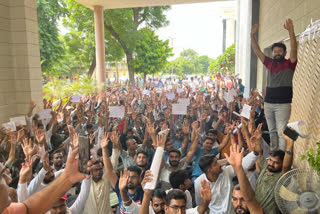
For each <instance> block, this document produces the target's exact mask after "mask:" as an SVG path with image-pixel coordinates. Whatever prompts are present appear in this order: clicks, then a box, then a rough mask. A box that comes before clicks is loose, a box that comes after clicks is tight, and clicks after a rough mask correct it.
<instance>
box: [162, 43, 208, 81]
mask: <svg viewBox="0 0 320 214" xmlns="http://www.w3.org/2000/svg"><path fill="white" fill-rule="evenodd" d="M210 60H211V59H210V58H209V57H208V56H206V55H203V56H200V57H199V56H198V53H197V52H196V51H195V50H192V49H186V50H184V51H182V52H181V53H180V56H179V57H178V58H176V59H175V60H173V62H172V64H168V65H167V67H166V68H164V69H163V72H164V73H170V74H171V70H172V67H173V74H175V75H178V76H180V77H182V76H183V75H184V74H199V73H200V74H206V73H208V67H209V62H210Z"/></svg>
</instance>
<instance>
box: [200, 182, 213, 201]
mask: <svg viewBox="0 0 320 214" xmlns="http://www.w3.org/2000/svg"><path fill="white" fill-rule="evenodd" d="M200 184H201V189H200V196H201V198H202V200H204V201H207V202H209V201H211V197H212V195H211V188H210V183H209V182H208V181H206V180H204V179H203V180H202V181H201V183H200Z"/></svg>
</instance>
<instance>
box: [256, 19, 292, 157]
mask: <svg viewBox="0 0 320 214" xmlns="http://www.w3.org/2000/svg"><path fill="white" fill-rule="evenodd" d="M258 28H259V25H258V24H256V25H254V26H253V27H252V30H251V44H252V48H253V50H254V52H255V54H256V55H257V56H258V58H259V59H260V61H261V62H262V63H263V64H264V65H265V66H266V68H267V70H268V71H267V72H268V76H267V89H266V97H265V104H264V109H265V110H264V112H265V116H266V119H267V123H268V128H269V133H270V141H271V144H270V150H271V151H276V150H279V149H280V150H282V151H284V150H285V148H286V143H285V139H284V138H283V137H282V136H281V132H282V131H283V129H284V128H285V126H286V125H287V123H288V121H289V118H290V114H291V102H292V95H293V92H292V79H293V74H294V70H295V68H296V65H297V41H296V36H295V33H294V27H293V23H292V20H291V19H287V20H286V22H285V24H284V28H285V29H286V30H287V31H288V32H289V36H290V58H289V59H285V56H286V54H287V51H286V49H287V48H286V46H285V45H284V44H283V43H274V44H273V45H272V47H271V49H272V56H273V58H272V59H271V58H270V57H267V56H265V55H264V54H263V52H262V51H261V49H260V47H259V45H258V43H257V40H256V38H255V33H256V32H257V31H258Z"/></svg>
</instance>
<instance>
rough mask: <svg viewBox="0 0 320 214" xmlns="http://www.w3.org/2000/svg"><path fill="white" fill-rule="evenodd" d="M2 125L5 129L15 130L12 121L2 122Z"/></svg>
mask: <svg viewBox="0 0 320 214" xmlns="http://www.w3.org/2000/svg"><path fill="white" fill-rule="evenodd" d="M2 127H3V128H4V129H5V130H9V129H10V130H11V131H17V128H16V124H15V123H14V122H8V123H4V124H2Z"/></svg>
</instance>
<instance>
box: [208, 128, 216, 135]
mask: <svg viewBox="0 0 320 214" xmlns="http://www.w3.org/2000/svg"><path fill="white" fill-rule="evenodd" d="M209 133H212V134H214V135H218V132H217V130H214V129H209V131H208V132H207V135H208V134H209Z"/></svg>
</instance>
